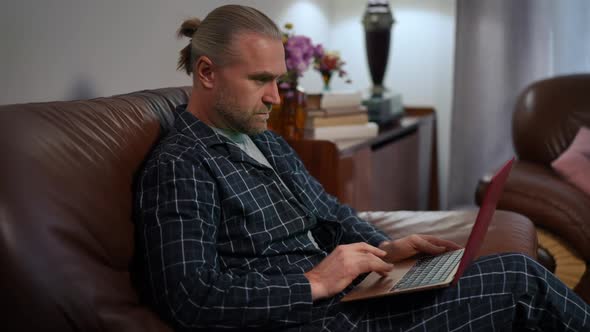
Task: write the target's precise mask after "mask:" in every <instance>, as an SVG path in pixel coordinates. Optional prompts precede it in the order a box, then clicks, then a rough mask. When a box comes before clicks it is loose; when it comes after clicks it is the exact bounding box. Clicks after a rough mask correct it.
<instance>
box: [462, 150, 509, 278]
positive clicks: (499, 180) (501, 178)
mask: <svg viewBox="0 0 590 332" xmlns="http://www.w3.org/2000/svg"><path fill="white" fill-rule="evenodd" d="M513 162H514V158H512V159H510V160H508V161H507V162H506V163H505V164H504V166H502V168H500V170H499V171H498V172H496V174H495V175H494V177H493V178H492V181H491V183H490V185H489V186H488V188H487V189H486V192H485V195H484V199H483V202H482V203H481V207H480V208H479V212H478V213H477V219H476V220H475V224H474V225H473V229H472V230H471V234H470V235H469V240H467V245H466V246H465V252H464V253H463V258H462V259H461V263H460V264H459V268H458V269H457V273H456V274H455V279H454V280H453V284H456V283H457V282H458V281H459V278H460V277H461V276H462V275H463V272H465V269H467V267H468V266H469V264H471V261H472V260H473V258H474V257H475V255H476V254H477V252H478V251H479V248H480V247H481V244H482V242H483V238H484V237H485V235H486V232H487V230H488V226H489V225H490V221H491V220H492V216H493V215H494V211H496V205H497V204H498V200H499V199H500V196H501V195H502V189H503V188H504V183H505V182H506V179H507V178H508V174H510V169H511V168H512V163H513Z"/></svg>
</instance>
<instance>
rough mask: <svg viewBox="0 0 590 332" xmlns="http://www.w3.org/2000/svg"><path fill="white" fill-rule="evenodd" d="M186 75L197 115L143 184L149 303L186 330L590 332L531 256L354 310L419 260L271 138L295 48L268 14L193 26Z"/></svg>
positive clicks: (223, 12)
mask: <svg viewBox="0 0 590 332" xmlns="http://www.w3.org/2000/svg"><path fill="white" fill-rule="evenodd" d="M180 33H181V34H183V35H186V36H189V37H190V38H191V42H190V44H189V45H188V46H187V47H186V48H185V49H183V50H182V51H181V59H180V62H179V68H183V69H185V70H186V72H187V73H189V74H191V75H192V76H193V89H192V93H191V97H190V100H189V103H188V105H185V106H182V107H179V108H178V109H177V114H176V121H175V124H174V128H173V129H171V130H170V132H168V133H167V134H166V135H165V136H164V137H163V138H162V140H161V141H160V142H159V143H158V145H157V146H156V147H155V148H154V150H153V151H152V153H151V154H150V156H149V157H148V160H147V162H146V164H145V166H144V169H143V170H142V171H141V172H140V173H139V174H138V180H137V192H136V201H135V203H136V204H135V222H136V226H137V231H138V233H137V241H138V245H139V260H140V264H141V266H142V268H143V271H142V273H141V274H140V277H141V279H142V280H143V286H144V295H145V297H146V298H147V300H148V301H149V302H150V303H151V304H152V306H153V307H154V309H155V310H156V311H157V312H158V313H159V314H160V315H161V316H162V317H163V318H164V319H165V320H167V321H168V322H170V323H171V324H172V325H173V326H174V327H175V328H176V329H178V330H194V329H198V328H202V329H207V330H211V329H216V328H219V329H224V328H236V329H240V330H244V329H248V328H252V329H271V330H287V329H289V330H300V331H318V330H326V331H349V330H363V331H364V330H370V331H381V330H387V331H389V330H396V331H397V330H418V331H424V330H428V331H430V330H445V331H446V330H449V331H450V330H471V329H483V330H488V329H489V330H492V329H498V330H506V329H511V328H512V327H515V328H525V327H528V328H544V329H547V330H568V328H569V329H571V330H576V329H577V330H582V329H588V328H589V327H590V325H589V324H590V317H587V315H588V313H589V310H588V307H587V305H586V304H585V303H584V302H583V301H582V300H580V299H579V298H578V297H577V296H576V295H575V294H572V293H571V292H570V291H569V290H567V288H566V287H565V286H564V285H563V284H561V283H560V282H559V281H557V280H556V279H555V277H553V276H552V275H551V274H550V273H548V272H547V271H546V270H544V269H543V268H542V267H541V266H539V265H538V264H537V263H535V262H534V261H532V260H530V259H528V258H527V257H524V256H522V255H502V256H490V257H486V258H483V259H481V260H479V261H477V262H475V263H474V264H473V266H472V267H471V268H470V269H469V270H468V271H467V272H466V274H465V275H464V277H463V278H462V279H461V281H460V282H459V283H458V285H457V286H456V287H449V288H447V289H443V290H437V291H430V292H423V293H418V294H412V295H403V296H396V297H386V298H382V299H375V300H368V301H363V302H356V303H354V302H353V303H340V302H339V300H340V298H341V297H342V296H343V295H344V294H345V293H346V292H348V291H349V290H350V289H351V288H352V287H353V286H354V285H355V284H356V283H358V281H359V280H360V279H362V276H363V275H364V274H365V273H367V272H371V271H375V272H378V273H386V272H387V271H390V270H391V268H392V264H391V263H393V262H396V261H398V260H401V259H404V258H407V257H410V256H413V255H415V254H417V253H428V254H439V253H442V252H445V251H448V250H454V249H457V248H458V246H457V245H456V244H454V243H452V242H449V241H445V240H441V239H437V238H435V237H431V236H423V235H422V236H419V235H413V236H409V237H406V238H402V239H397V240H395V241H391V240H390V239H389V238H388V237H387V236H386V235H384V234H383V233H382V232H380V231H379V230H377V229H375V228H374V227H372V226H371V225H370V224H369V223H367V222H365V221H363V220H361V219H359V218H358V217H357V216H356V214H355V212H354V211H353V210H352V209H351V208H349V207H348V206H345V205H341V204H340V203H338V202H337V201H336V199H335V198H334V197H331V196H330V195H328V194H327V193H326V192H325V191H324V190H323V188H322V187H321V185H320V184H319V183H318V182H317V181H316V180H315V179H313V178H312V177H311V176H310V175H309V174H308V172H307V171H306V169H305V167H304V166H303V164H302V162H301V161H300V160H299V159H298V158H297V156H296V155H295V154H294V152H293V150H292V149H291V148H290V147H289V146H288V145H287V143H286V142H285V141H284V140H282V139H281V138H280V137H278V136H277V135H275V134H274V133H272V132H270V131H267V130H266V121H267V119H268V114H269V112H270V110H271V105H272V104H277V103H279V102H280V100H279V95H278V90H277V79H278V78H279V77H281V75H283V74H284V73H285V72H286V68H285V61H284V51H283V45H282V42H281V34H280V32H279V30H278V29H277V27H276V25H275V24H274V23H273V22H272V20H270V19H269V18H268V17H266V16H265V15H264V14H262V13H260V12H259V11H257V10H255V9H253V8H249V7H243V6H237V5H230V6H223V7H219V8H217V9H215V10H214V11H212V12H211V13H210V14H209V15H208V16H207V17H206V18H205V19H204V20H203V22H200V21H198V20H188V21H186V22H184V23H183V25H182V27H181V29H180Z"/></svg>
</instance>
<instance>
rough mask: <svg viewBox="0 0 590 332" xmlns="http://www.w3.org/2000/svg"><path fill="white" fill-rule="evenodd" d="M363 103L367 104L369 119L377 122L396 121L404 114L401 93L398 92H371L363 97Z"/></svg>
mask: <svg viewBox="0 0 590 332" xmlns="http://www.w3.org/2000/svg"><path fill="white" fill-rule="evenodd" d="M363 105H365V106H367V110H368V113H369V121H371V122H376V123H378V124H385V123H389V122H393V121H396V120H398V119H399V118H401V117H402V116H403V115H404V106H403V102H402V95H401V94H399V93H390V92H384V93H382V94H380V95H375V94H373V95H372V96H370V97H369V98H365V99H363Z"/></svg>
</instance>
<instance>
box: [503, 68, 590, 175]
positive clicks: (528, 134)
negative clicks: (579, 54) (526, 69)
mask: <svg viewBox="0 0 590 332" xmlns="http://www.w3.org/2000/svg"><path fill="white" fill-rule="evenodd" d="M589 82H590V74H578V75H567V76H560V77H554V78H550V79H546V80H542V81H538V82H535V83H533V84H531V85H530V86H528V87H527V88H526V89H525V90H524V91H523V92H522V93H521V94H520V96H519V98H518V100H517V102H516V106H515V109H514V113H513V117H512V137H513V142H514V148H515V150H516V153H517V155H518V157H519V159H521V160H526V161H530V162H534V163H537V164H541V165H546V166H549V164H550V163H551V162H552V161H553V160H555V159H556V158H557V157H558V156H559V155H560V154H561V152H563V150H565V149H566V148H567V147H568V146H569V144H570V143H571V142H572V140H573V138H574V137H575V136H576V134H577V133H578V130H579V129H580V127H582V126H586V127H590V98H589V97H588V91H589V89H590V83H589Z"/></svg>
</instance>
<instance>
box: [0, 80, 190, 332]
mask: <svg viewBox="0 0 590 332" xmlns="http://www.w3.org/2000/svg"><path fill="white" fill-rule="evenodd" d="M189 92H190V89H189V88H188V87H184V88H167V89H159V90H151V91H141V92H136V93H130V94H126V95H120V96H114V97H111V98H98V99H92V100H87V101H70V102H51V103H34V104H20V105H8V106H0V156H1V158H2V160H1V161H0V266H1V270H0V289H1V291H0V301H1V302H2V308H3V309H2V311H3V312H2V316H3V318H2V320H1V323H0V326H2V329H3V330H5V328H6V327H10V328H9V329H8V330H13V328H14V330H19V331H29V330H30V331H40V330H51V331H98V330H103V331H104V330H107V331H135V330H137V331H140V330H141V331H168V330H169V329H168V327H166V326H165V324H163V323H162V322H161V321H160V320H159V319H158V318H157V316H156V315H155V314H154V313H152V312H151V311H150V310H149V309H148V308H147V307H145V306H142V305H141V304H140V302H139V300H138V296H137V293H136V291H135V289H134V288H133V285H132V282H131V277H130V272H129V268H130V264H131V260H132V256H133V253H134V228H133V224H132V219H131V215H132V190H133V187H132V183H133V175H134V172H135V171H136V170H137V169H138V167H139V166H140V165H141V163H142V161H143V159H144V158H145V156H146V155H147V153H148V152H149V150H150V148H151V147H152V146H153V144H154V143H155V142H156V140H157V139H158V137H159V135H160V132H161V129H160V127H161V126H163V127H166V126H169V125H170V123H171V122H172V119H173V114H172V110H173V109H174V108H175V107H176V106H177V105H179V104H183V103H186V102H187V101H188V95H189ZM4 308H6V309H4ZM4 317H6V318H4Z"/></svg>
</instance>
